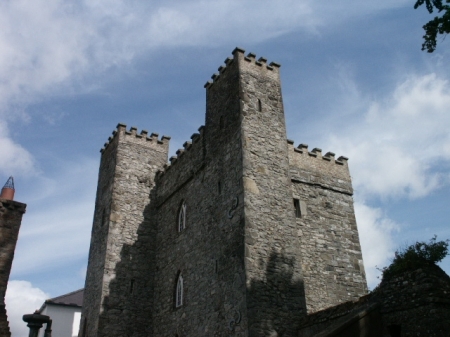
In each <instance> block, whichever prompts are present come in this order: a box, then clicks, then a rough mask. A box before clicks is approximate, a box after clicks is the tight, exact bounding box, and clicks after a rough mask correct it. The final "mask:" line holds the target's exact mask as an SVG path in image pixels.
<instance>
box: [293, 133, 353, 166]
mask: <svg viewBox="0 0 450 337" xmlns="http://www.w3.org/2000/svg"><path fill="white" fill-rule="evenodd" d="M287 142H288V144H289V148H290V149H291V150H293V151H294V152H295V153H299V154H307V155H308V156H309V157H313V158H317V159H322V160H325V161H327V162H330V163H334V164H336V165H344V166H345V165H347V162H348V158H347V157H344V156H340V157H339V158H338V159H335V156H336V154H335V153H334V152H327V153H325V154H324V155H322V149H320V148H317V147H315V148H313V149H312V150H311V151H308V144H303V143H302V144H299V145H298V146H297V147H294V141H293V140H290V139H288V140H287Z"/></svg>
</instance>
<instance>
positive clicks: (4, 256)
mask: <svg viewBox="0 0 450 337" xmlns="http://www.w3.org/2000/svg"><path fill="white" fill-rule="evenodd" d="M25 208H26V205H25V204H22V203H20V202H16V201H12V200H6V199H0V301H1V302H0V336H2V337H3V336H5V337H8V336H10V335H11V333H10V331H9V324H8V320H7V316H6V309H5V293H6V287H7V285H8V280H9V274H10V272H11V265H12V261H13V258H14V250H15V249H16V243H17V237H18V235H19V229H20V224H21V222H22V215H23V214H24V213H25Z"/></svg>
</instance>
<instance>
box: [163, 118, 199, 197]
mask: <svg viewBox="0 0 450 337" xmlns="http://www.w3.org/2000/svg"><path fill="white" fill-rule="evenodd" d="M204 130H205V127H204V126H200V128H199V129H198V133H193V134H192V136H191V140H190V141H186V142H184V144H183V148H181V149H178V150H177V151H176V156H172V157H170V158H169V162H168V163H167V164H166V165H164V168H163V169H162V170H159V171H158V172H157V173H156V179H157V182H158V203H163V202H164V201H165V200H166V199H167V197H169V196H170V195H171V194H172V193H173V192H175V191H177V190H178V189H179V188H180V187H182V186H183V185H184V184H185V183H186V182H187V181H189V180H190V179H192V177H193V176H194V175H195V174H196V173H197V172H198V171H199V170H200V169H201V168H202V167H203V166H204V159H205V158H204Z"/></svg>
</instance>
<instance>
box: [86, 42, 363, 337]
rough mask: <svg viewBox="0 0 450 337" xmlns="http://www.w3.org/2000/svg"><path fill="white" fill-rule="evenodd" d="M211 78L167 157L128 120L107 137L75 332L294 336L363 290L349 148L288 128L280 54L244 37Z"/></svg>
mask: <svg viewBox="0 0 450 337" xmlns="http://www.w3.org/2000/svg"><path fill="white" fill-rule="evenodd" d="M212 78H213V81H212V82H208V83H207V84H206V85H205V88H206V117H205V126H204V127H200V129H199V133H198V134H193V135H192V137H191V141H189V142H186V143H185V144H184V146H183V149H180V150H178V151H177V156H174V157H171V158H170V163H167V145H168V144H167V139H166V138H163V139H162V140H160V141H158V140H157V138H155V135H153V134H152V136H151V137H147V134H146V133H144V135H138V134H137V133H136V129H135V128H132V129H131V130H130V131H126V130H125V126H123V125H119V126H118V129H117V131H116V132H115V135H114V137H112V138H111V139H110V142H109V143H108V144H106V146H105V148H104V149H102V153H103V154H102V162H101V167H100V173H99V187H98V192H97V204H96V211H95V216H94V224H93V238H92V241H91V251H90V258H89V266H88V273H87V279H86V288H87V289H86V299H85V303H86V305H85V309H83V310H84V311H83V319H84V317H87V320H88V324H87V327H86V330H85V331H86V333H85V334H83V333H82V334H81V335H83V336H87V335H89V336H106V335H108V336H125V335H130V336H131V335H132V336H135V337H137V336H212V335H214V336H262V335H267V334H271V335H274V334H278V335H283V336H294V335H295V334H296V331H297V329H298V322H300V318H301V317H303V316H304V315H306V313H307V310H308V311H315V310H319V309H320V308H322V307H326V306H330V305H335V304H337V303H340V302H342V301H346V300H348V299H352V298H354V297H357V296H359V295H362V294H365V292H366V287H365V276H364V270H363V268H362V259H361V250H360V247H359V239H358V233H357V229H356V222H355V219H354V212H353V201H352V197H351V195H352V192H353V191H352V188H351V181H350V176H349V173H348V167H347V163H346V159H342V158H340V160H338V161H336V162H335V160H334V155H333V156H331V154H327V155H325V156H324V157H323V158H322V156H321V153H320V152H319V151H315V152H314V151H313V152H312V153H308V152H307V151H306V152H305V153H302V152H301V149H297V150H294V148H293V146H292V142H290V141H288V140H287V139H286V127H285V119H284V111H283V102H282V96H281V84H280V77H279V65H278V64H276V63H271V64H267V61H266V60H265V59H264V58H259V59H258V60H256V57H255V55H254V54H251V53H250V54H248V55H247V56H245V55H244V51H243V50H241V49H239V48H237V49H236V50H235V51H234V52H233V57H232V58H227V59H226V60H225V65H224V66H221V67H220V68H219V72H218V73H217V74H214V75H213V76H212ZM294 198H297V199H299V200H300V201H301V206H302V209H303V211H304V213H303V214H302V217H301V218H296V215H295V211H294V205H293V199H294ZM183 203H184V204H185V205H186V210H187V219H186V228H185V229H183V230H182V231H179V229H178V213H179V210H180V207H181V205H182V204H183ZM104 210H106V211H104ZM102 219H105V220H102ZM102 223H103V225H102ZM94 246H98V247H94ZM179 275H182V277H183V280H184V301H183V305H182V306H180V307H177V306H176V305H175V289H176V281H177V279H178V277H179ZM324 289H326V290H325V291H324ZM89 321H91V322H90V323H89ZM81 329H83V327H82V328H81Z"/></svg>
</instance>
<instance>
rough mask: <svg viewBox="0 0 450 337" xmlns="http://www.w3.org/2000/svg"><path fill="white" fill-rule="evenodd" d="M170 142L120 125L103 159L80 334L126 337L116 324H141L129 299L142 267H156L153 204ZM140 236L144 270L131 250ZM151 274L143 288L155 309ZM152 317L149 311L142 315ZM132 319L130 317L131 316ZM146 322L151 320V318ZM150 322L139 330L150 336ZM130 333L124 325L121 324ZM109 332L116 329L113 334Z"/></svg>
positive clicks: (135, 307) (153, 134) (109, 142)
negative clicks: (144, 259)
mask: <svg viewBox="0 0 450 337" xmlns="http://www.w3.org/2000/svg"><path fill="white" fill-rule="evenodd" d="M168 147H169V138H168V137H164V136H163V137H162V138H161V139H160V140H159V139H158V134H155V133H152V134H150V135H149V134H148V132H147V131H145V130H143V131H142V132H141V133H140V134H138V133H137V132H136V128H131V129H130V131H127V130H126V125H124V124H118V125H117V129H116V130H115V131H114V132H113V136H112V137H110V138H109V141H108V143H106V144H105V147H104V148H103V149H102V150H101V151H100V152H101V154H102V157H101V162H100V171H99V179H98V187H97V197H96V204H95V211H94V220H93V226H92V236H91V246H90V250H89V260H88V269H87V275H86V285H85V293H84V305H83V312H82V318H81V319H82V321H81V328H80V329H81V331H82V333H83V334H84V336H97V331H98V335H99V336H106V335H110V336H112V335H114V336H126V335H127V334H126V333H125V332H124V331H123V330H120V327H119V326H113V325H112V324H111V323H112V322H119V321H120V322H122V323H123V322H125V321H126V322H131V321H133V322H134V323H133V324H134V326H136V325H137V324H138V322H139V319H138V317H136V315H135V312H134V310H138V311H139V309H141V308H140V307H139V303H138V304H137V306H135V303H133V302H132V301H131V300H130V296H129V294H130V292H134V291H133V289H132V288H134V284H133V283H134V282H135V276H134V274H135V273H136V274H142V273H140V268H142V267H146V266H147V264H149V265H150V266H151V265H152V264H153V262H152V259H153V242H152V239H153V237H154V235H155V233H154V228H155V225H154V224H153V222H154V221H155V220H154V217H153V214H152V212H151V210H150V206H149V205H150V201H151V199H152V195H153V194H154V191H153V188H154V177H155V173H156V172H157V171H158V170H160V169H162V168H163V165H164V164H166V163H167V153H168ZM138 236H140V240H141V242H142V241H145V245H144V247H143V248H144V250H145V251H144V250H142V251H140V252H139V253H142V254H143V255H144V256H145V257H148V258H147V260H146V265H142V264H141V265H140V264H139V263H137V261H136V263H134V262H135V261H133V260H132V258H133V257H136V255H137V254H136V253H134V254H133V252H132V250H133V248H135V247H134V244H135V242H136V240H137V238H138ZM152 279H153V276H152V275H148V278H147V279H146V280H145V285H143V286H142V287H141V289H144V288H145V289H147V290H148V294H143V295H142V294H141V295H142V296H143V297H142V300H146V301H147V303H146V304H147V305H148V306H150V307H151V299H152V293H151V288H152ZM145 312H148V309H147V310H146V311H145V310H144V312H143V313H145ZM130 313H131V315H132V316H130V315H128V314H130ZM147 319H148V317H147ZM147 319H144V323H145V324H142V325H141V327H142V329H143V332H142V335H147V334H146V328H145V326H146V325H147V323H148V322H147ZM120 326H121V327H122V328H123V329H128V327H126V326H125V324H121V325H120ZM110 330H113V332H111V331H110Z"/></svg>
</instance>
